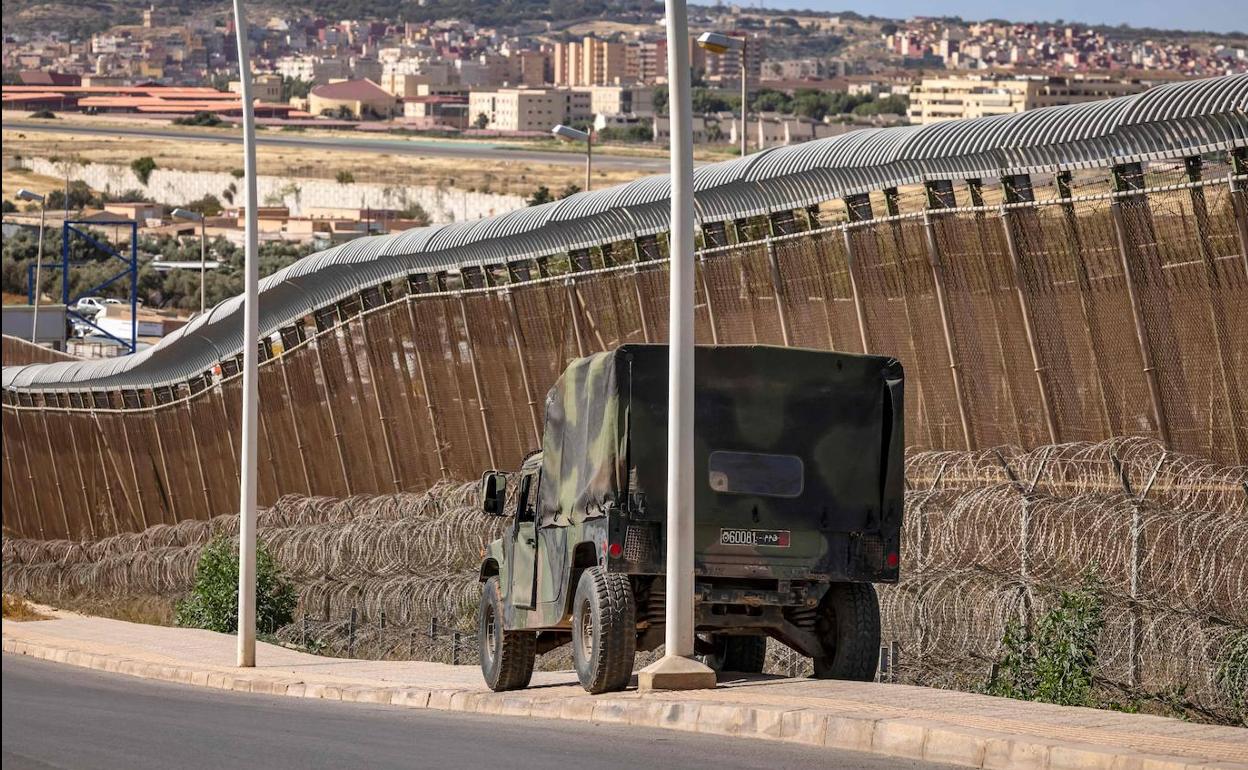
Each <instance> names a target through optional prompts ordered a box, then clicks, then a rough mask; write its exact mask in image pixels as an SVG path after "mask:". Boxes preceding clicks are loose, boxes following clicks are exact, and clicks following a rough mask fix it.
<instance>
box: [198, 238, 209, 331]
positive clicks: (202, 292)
mask: <svg viewBox="0 0 1248 770" xmlns="http://www.w3.org/2000/svg"><path fill="white" fill-rule="evenodd" d="M206 220H207V217H205V216H204V215H203V214H200V217H199V314H200V315H203V314H204V307H205V297H206V295H207V291H206V289H205V288H204V278H205V277H206V268H207V262H208V245H207V244H208V241H207V224H206Z"/></svg>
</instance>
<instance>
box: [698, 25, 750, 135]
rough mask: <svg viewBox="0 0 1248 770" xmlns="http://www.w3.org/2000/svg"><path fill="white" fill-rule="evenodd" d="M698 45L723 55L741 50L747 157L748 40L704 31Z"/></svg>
mask: <svg viewBox="0 0 1248 770" xmlns="http://www.w3.org/2000/svg"><path fill="white" fill-rule="evenodd" d="M698 47H699V48H701V49H702V50H704V51H709V52H710V53H713V54H717V55H721V56H722V55H723V54H726V53H728V52H729V51H740V52H741V157H745V154H746V153H747V152H748V150H747V149H746V141H747V139H746V134H745V116H746V114H747V113H748V112H749V108H748V107H747V106H746V104H747V101H746V100H747V99H748V98H749V91H748V85H747V81H746V71H745V47H746V40H745V38H744V37H732V36H731V35H724V34H722V33H719V32H703V33H702V34H701V35H699V36H698Z"/></svg>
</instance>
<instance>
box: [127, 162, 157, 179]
mask: <svg viewBox="0 0 1248 770" xmlns="http://www.w3.org/2000/svg"><path fill="white" fill-rule="evenodd" d="M130 170H131V171H133V172H134V175H135V176H136V177H138V178H139V181H140V182H142V183H143V184H144V185H146V184H147V180H148V179H150V178H151V177H152V172H153V171H155V170H156V161H154V160H152V159H151V157H149V156H147V155H144V156H143V157H142V158H135V159H134V162H133V163H131V164H130Z"/></svg>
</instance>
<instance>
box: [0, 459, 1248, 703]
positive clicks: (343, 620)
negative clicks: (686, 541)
mask: <svg viewBox="0 0 1248 770" xmlns="http://www.w3.org/2000/svg"><path fill="white" fill-rule="evenodd" d="M907 483H908V491H907V494H906V516H905V526H904V530H903V540H904V542H903V546H902V565H901V568H902V576H903V580H902V582H901V583H899V584H897V585H895V586H880V587H879V591H880V605H881V613H882V620H883V634H884V636H883V638H884V642H885V644H886V649H887V650H888V651H889V655H888V661H889V667H888V671H887V674H886V675H887V677H888V678H889V679H890V680H893V681H903V682H909V683H918V684H928V685H937V686H942V687H956V688H964V689H973V688H975V687H979V686H982V685H983V684H984V682H985V681H986V680H987V679H988V677H989V672H990V671H991V668H992V665H993V663H994V662H995V661H996V660H998V659H999V657H1000V647H1001V641H1002V638H1003V635H1004V633H1005V628H1006V626H1007V624H1008V623H1010V622H1011V621H1016V622H1019V623H1021V624H1024V625H1028V626H1029V625H1034V623H1035V622H1036V621H1037V619H1038V618H1040V617H1041V616H1042V615H1043V614H1044V613H1045V612H1046V611H1048V610H1049V609H1050V608H1052V607H1053V606H1054V604H1055V601H1056V597H1057V594H1058V593H1059V592H1060V591H1062V590H1064V589H1068V588H1072V587H1075V586H1078V585H1079V584H1080V583H1081V581H1082V579H1083V577H1084V575H1085V574H1086V573H1087V572H1089V571H1091V572H1094V573H1095V574H1096V575H1097V577H1098V578H1099V580H1100V585H1101V586H1102V589H1101V591H1102V593H1103V596H1102V603H1103V607H1104V610H1103V617H1104V621H1105V627H1104V629H1103V630H1102V632H1101V634H1100V637H1099V641H1098V657H1097V665H1096V668H1095V670H1094V671H1093V674H1094V676H1095V678H1096V681H1097V683H1098V687H1099V688H1100V689H1101V691H1102V692H1108V693H1110V694H1111V696H1112V698H1113V699H1114V700H1116V701H1117V702H1119V703H1124V704H1128V705H1129V704H1131V703H1132V702H1135V701H1137V700H1141V699H1142V700H1152V701H1154V702H1160V703H1165V704H1169V706H1168V708H1172V709H1175V710H1179V711H1182V712H1184V713H1189V714H1192V715H1194V716H1200V717H1203V718H1206V719H1215V720H1220V721H1230V722H1238V721H1240V720H1242V719H1244V718H1248V712H1244V711H1243V710H1242V709H1243V708H1244V707H1245V701H1244V700H1243V698H1242V697H1241V698H1240V699H1239V701H1236V700H1235V694H1234V693H1231V692H1228V691H1227V685H1226V684H1225V683H1223V684H1220V683H1219V681H1218V671H1219V670H1220V668H1223V667H1225V666H1226V665H1227V661H1229V660H1231V657H1232V655H1233V652H1232V649H1233V648H1234V646H1235V645H1236V644H1240V645H1242V644H1243V642H1242V641H1237V640H1243V639H1248V561H1245V559H1244V558H1243V557H1244V554H1245V553H1248V489H1246V488H1245V485H1248V467H1245V466H1223V465H1218V464H1216V463H1212V462H1209V461H1205V460H1200V459H1197V458H1193V457H1190V456H1186V455H1180V454H1176V453H1173V452H1170V451H1167V450H1166V449H1165V448H1164V447H1162V445H1161V444H1160V443H1159V442H1158V441H1157V440H1155V439H1144V438H1132V439H1116V440H1112V441H1104V442H1098V443H1093V444H1088V443H1074V444H1063V445H1046V446H1043V447H1040V448H1037V449H1034V450H1031V451H1022V450H1018V449H993V450H984V451H977V452H967V451H965V450H954V451H929V452H920V453H916V454H913V455H911V456H910V457H909V458H908V460H907ZM259 523H260V539H261V541H262V542H263V543H264V544H265V546H266V547H267V548H268V549H269V550H270V552H271V553H272V554H273V557H274V559H275V560H276V562H277V563H278V564H279V565H280V567H281V568H282V570H283V571H284V573H285V574H286V575H287V576H288V577H289V578H290V579H291V580H292V581H293V582H294V583H295V584H296V587H297V589H298V608H297V610H296V620H295V622H293V623H291V624H289V625H287V626H285V627H284V628H281V629H271V631H276V637H277V638H278V639H279V640H281V641H283V642H285V643H289V644H293V645H296V646H300V647H302V648H306V649H310V650H313V651H315V652H318V653H321V654H333V655H348V656H351V657H366V658H393V659H419V660H435V661H440V662H444V663H453V662H458V663H474V662H475V661H476V638H475V621H476V615H475V612H476V606H477V602H478V600H479V596H480V589H479V587H478V583H477V581H478V574H477V570H476V566H477V563H478V561H479V554H480V552H481V549H482V547H483V546H484V544H485V543H487V542H489V541H490V540H491V539H493V538H494V537H496V536H497V535H498V533H499V528H500V526H503V522H501V521H500V520H499V519H497V518H495V517H489V516H485V515H484V514H482V513H481V512H480V509H479V503H478V490H477V485H476V484H460V485H439V486H437V487H435V488H434V489H432V490H430V491H429V492H427V493H425V494H419V495H417V494H410V493H404V494H400V495H386V496H363V495H361V496H356V497H353V498H349V499H345V500H332V499H328V498H298V497H285V498H283V499H281V500H279V501H278V503H277V504H276V505H275V506H273V507H272V508H270V509H268V510H266V511H263V512H261V514H260V519H259ZM237 526H238V525H237V517H236V516H218V517H215V518H214V519H212V520H211V521H207V522H205V521H193V520H188V521H183V522H180V523H178V524H176V525H164V524H161V525H155V526H152V527H150V528H148V529H146V530H144V531H143V532H139V533H125V534H121V535H114V536H112V537H109V538H105V539H103V540H99V541H95V542H89V543H82V542H76V541H66V540H56V541H48V540H33V539H13V538H6V539H5V541H4V564H5V570H4V590H5V591H14V592H17V593H20V594H23V595H26V596H30V597H32V598H36V599H40V600H44V601H51V602H67V603H69V606H71V607H73V606H76V602H86V605H85V606H86V607H87V608H90V607H91V606H92V605H91V602H99V603H102V605H103V606H117V605H120V606H125V603H126V601H127V599H135V598H139V599H141V598H143V597H163V601H164V602H165V603H166V605H168V604H170V603H172V601H174V600H175V599H176V598H178V597H179V596H181V595H183V594H185V593H186V592H187V591H189V590H190V588H191V585H192V583H193V578H194V572H195V564H196V561H197V560H198V557H199V553H200V550H201V549H202V548H203V546H204V545H205V544H206V543H208V542H209V540H210V539H211V538H212V537H214V536H226V537H230V536H234V535H235V534H236V531H237ZM653 654H654V653H649V654H648V655H650V656H653ZM643 658H644V656H639V660H641V659H643ZM542 664H543V666H544V667H547V668H550V667H555V668H567V667H568V666H569V665H570V664H569V661H568V652H567V650H566V649H564V650H557V651H554V652H552V653H549V654H548V656H547V657H546V658H544V659H543V661H542ZM767 670H768V671H770V672H772V673H780V674H788V675H803V674H809V673H810V662H809V661H808V660H807V659H805V658H802V657H800V656H796V655H794V654H792V652H791V651H789V650H788V649H787V648H785V647H783V646H782V645H778V644H775V643H772V644H771V645H770V654H769V656H768V669H767ZM881 675H882V676H884V675H885V672H884V671H883V670H882V671H881Z"/></svg>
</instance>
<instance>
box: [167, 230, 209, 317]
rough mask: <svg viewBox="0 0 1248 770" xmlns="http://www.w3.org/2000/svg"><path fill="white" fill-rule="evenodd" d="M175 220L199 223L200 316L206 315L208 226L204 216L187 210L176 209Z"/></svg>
mask: <svg viewBox="0 0 1248 770" xmlns="http://www.w3.org/2000/svg"><path fill="white" fill-rule="evenodd" d="M173 218H174V219H185V220H187V221H189V222H199V314H200V315H203V314H204V294H205V290H204V277H205V268H206V265H207V262H208V246H207V238H206V237H205V234H204V228H205V226H206V222H205V217H204V215H203V214H200V213H198V212H195V211H188V210H186V209H174V210H173Z"/></svg>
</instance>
